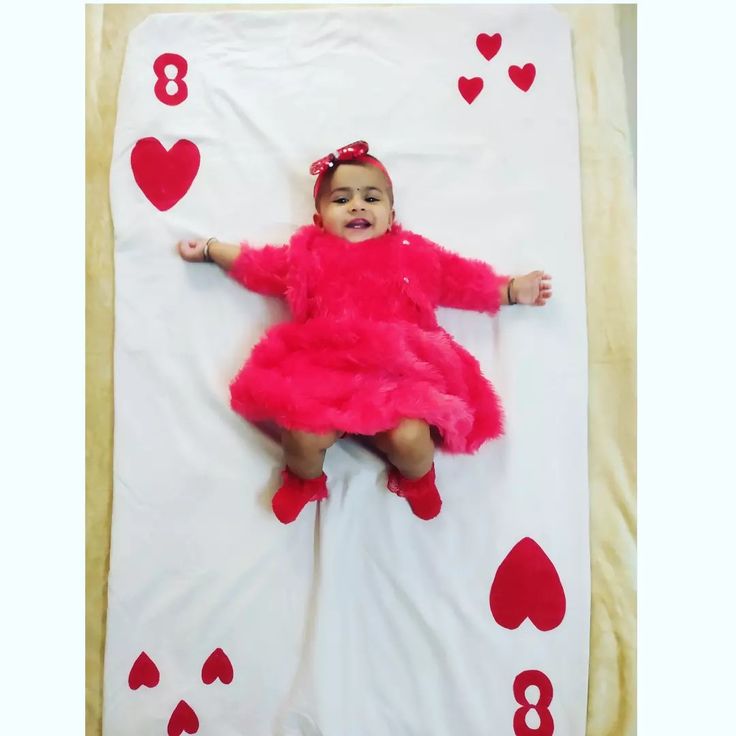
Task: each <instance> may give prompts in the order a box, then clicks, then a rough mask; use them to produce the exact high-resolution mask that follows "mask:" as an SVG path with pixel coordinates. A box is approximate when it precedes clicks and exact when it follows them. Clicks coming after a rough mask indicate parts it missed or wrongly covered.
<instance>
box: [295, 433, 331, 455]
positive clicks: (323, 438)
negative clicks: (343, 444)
mask: <svg viewBox="0 0 736 736" xmlns="http://www.w3.org/2000/svg"><path fill="white" fill-rule="evenodd" d="M339 437H340V435H339V433H338V432H324V433H317V432H302V431H301V430H290V429H285V430H283V431H282V435H281V441H282V444H283V446H284V449H286V450H287V452H293V453H297V454H299V455H313V454H316V453H318V452H324V451H325V450H327V448H329V447H332V445H334V444H335V442H337V440H338V439H339Z"/></svg>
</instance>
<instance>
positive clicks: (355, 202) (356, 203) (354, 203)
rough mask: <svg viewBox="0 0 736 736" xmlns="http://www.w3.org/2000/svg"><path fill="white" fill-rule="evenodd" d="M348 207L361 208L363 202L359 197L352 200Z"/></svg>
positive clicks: (352, 208)
mask: <svg viewBox="0 0 736 736" xmlns="http://www.w3.org/2000/svg"><path fill="white" fill-rule="evenodd" d="M350 209H351V210H362V209H364V207H363V203H362V202H361V201H360V200H359V199H356V200H353V201H352V202H351V203H350Z"/></svg>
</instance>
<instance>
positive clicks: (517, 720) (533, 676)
mask: <svg viewBox="0 0 736 736" xmlns="http://www.w3.org/2000/svg"><path fill="white" fill-rule="evenodd" d="M530 685H535V686H536V687H538V688H539V700H538V701H537V702H536V703H534V704H532V703H530V702H529V701H528V700H527V699H526V689H527V688H528V687H529V686H530ZM552 693H553V691H552V683H551V682H550V680H549V677H547V675H545V674H544V672H540V671H539V670H526V671H525V672H521V673H519V674H518V675H517V676H516V679H515V680H514V698H516V702H517V703H518V704H519V705H521V706H522V707H521V708H518V709H517V711H516V713H514V733H515V734H516V736H552V734H553V733H554V732H555V722H554V720H553V719H552V714H551V713H550V711H549V706H550V704H551V703H552ZM530 710H535V711H536V712H537V714H538V715H539V726H538V727H537V728H530V727H529V726H527V725H526V714H527V713H528V712H529V711H530Z"/></svg>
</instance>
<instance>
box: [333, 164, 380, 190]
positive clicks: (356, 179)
mask: <svg viewBox="0 0 736 736" xmlns="http://www.w3.org/2000/svg"><path fill="white" fill-rule="evenodd" d="M341 187H348V188H350V189H361V188H365V189H367V188H374V189H381V190H382V191H385V190H386V189H387V188H388V184H387V181H386V177H385V176H384V175H383V172H381V171H380V169H377V168H376V167H375V166H349V165H348V166H338V167H337V170H336V171H335V173H334V174H333V175H332V180H331V181H330V189H337V188H341Z"/></svg>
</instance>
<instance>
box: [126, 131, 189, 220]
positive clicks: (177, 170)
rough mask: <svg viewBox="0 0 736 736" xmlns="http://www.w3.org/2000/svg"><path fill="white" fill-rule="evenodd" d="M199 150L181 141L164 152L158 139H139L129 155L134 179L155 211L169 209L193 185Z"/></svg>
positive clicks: (185, 141) (183, 140) (184, 140)
mask: <svg viewBox="0 0 736 736" xmlns="http://www.w3.org/2000/svg"><path fill="white" fill-rule="evenodd" d="M199 161H200V156H199V148H197V146H196V144H194V143H192V142H191V141H188V140H186V139H182V140H179V141H177V142H176V143H175V144H174V145H173V146H172V147H171V149H170V150H168V151H167V150H166V149H165V148H164V147H163V145H162V144H161V142H160V141H159V140H158V139H157V138H141V139H140V140H139V141H138V142H137V143H136V144H135V146H133V150H132V151H131V154H130V166H131V168H132V169H133V177H134V178H135V181H136V184H138V186H139V187H140V189H141V191H142V192H143V194H145V195H146V197H147V199H148V201H149V202H150V203H151V204H152V205H153V206H154V207H155V208H156V209H158V210H161V211H162V212H164V211H165V210H169V209H171V208H172V207H173V206H174V205H175V204H176V203H177V202H178V201H179V200H180V199H181V198H182V197H183V196H184V195H185V194H186V193H187V192H188V191H189V187H190V186H192V182H193V181H194V177H195V176H196V175H197V171H199Z"/></svg>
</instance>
